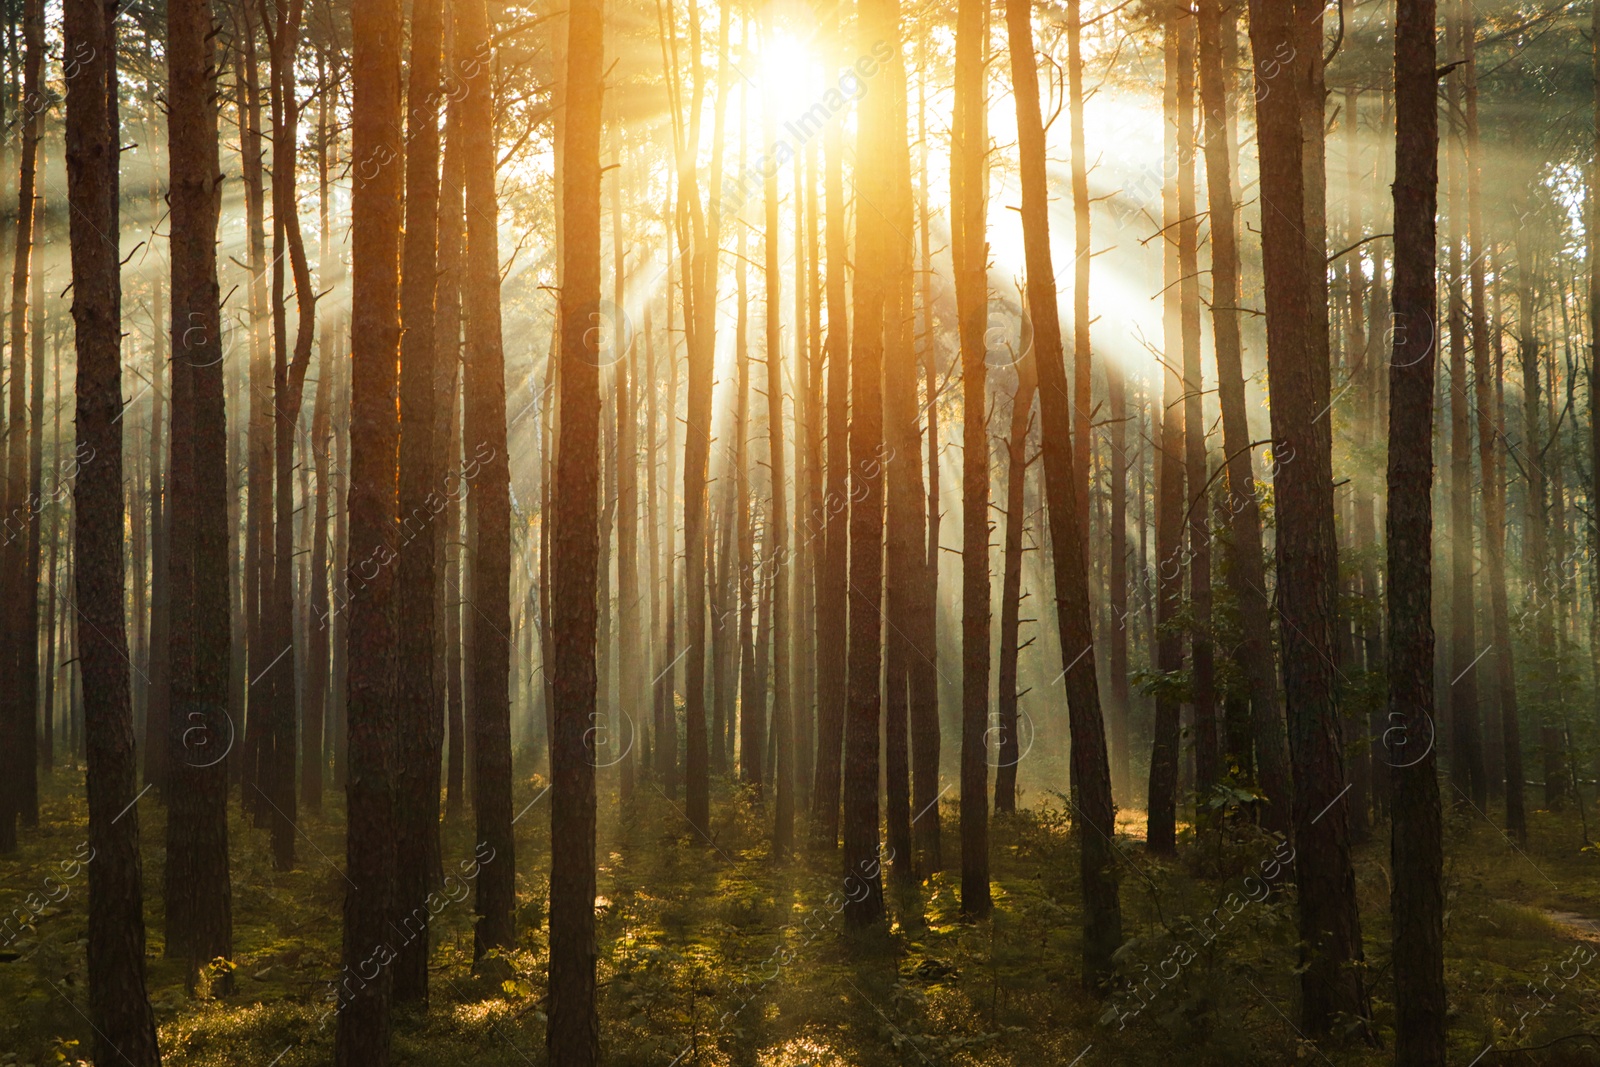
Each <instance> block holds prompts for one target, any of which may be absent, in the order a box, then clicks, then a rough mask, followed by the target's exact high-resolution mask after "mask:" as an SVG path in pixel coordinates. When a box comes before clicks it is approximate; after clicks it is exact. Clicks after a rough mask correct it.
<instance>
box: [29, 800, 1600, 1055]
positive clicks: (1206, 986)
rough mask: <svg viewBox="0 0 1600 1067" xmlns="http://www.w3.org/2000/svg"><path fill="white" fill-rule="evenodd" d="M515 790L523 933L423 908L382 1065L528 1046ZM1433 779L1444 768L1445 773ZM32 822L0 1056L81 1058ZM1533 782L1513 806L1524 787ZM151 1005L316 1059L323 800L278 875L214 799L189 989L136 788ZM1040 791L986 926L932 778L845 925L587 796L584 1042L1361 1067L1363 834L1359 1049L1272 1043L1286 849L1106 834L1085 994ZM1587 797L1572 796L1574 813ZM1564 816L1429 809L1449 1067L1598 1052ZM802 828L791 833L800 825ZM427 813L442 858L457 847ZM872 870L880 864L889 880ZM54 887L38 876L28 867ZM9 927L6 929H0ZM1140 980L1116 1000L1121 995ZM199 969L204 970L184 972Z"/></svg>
mask: <svg viewBox="0 0 1600 1067" xmlns="http://www.w3.org/2000/svg"><path fill="white" fill-rule="evenodd" d="M544 786H545V783H544V781H543V780H542V779H540V778H533V779H531V780H521V781H519V782H518V783H517V789H516V793H517V797H516V804H515V809H516V810H518V811H520V812H522V815H521V816H519V820H518V822H517V824H516V833H517V844H516V847H517V856H516V864H517V870H518V872H519V873H518V878H517V884H518V900H519V906H520V912H519V915H518V917H517V924H518V930H519V945H518V948H517V949H516V950H515V951H513V952H511V953H509V954H507V955H506V956H505V957H504V958H503V959H500V960H496V961H494V962H493V963H492V965H491V966H489V967H487V968H484V969H483V970H482V973H480V974H478V975H476V976H475V975H474V974H473V973H472V968H471V962H472V900H471V896H470V893H466V894H462V893H461V891H460V889H459V885H460V884H461V883H456V885H457V887H458V888H456V889H455V891H454V892H455V894H456V895H461V896H463V899H461V900H460V901H459V902H455V901H452V902H450V903H448V904H446V905H445V906H444V908H443V910H442V911H441V912H440V913H439V914H438V916H437V917H436V919H435V927H434V929H435V936H434V950H433V955H432V966H431V968H430V972H431V974H430V977H431V987H432V994H433V996H432V1004H431V1007H430V1009H429V1010H428V1011H426V1012H424V1011H421V1010H419V1009H416V1008H406V1009H401V1010H400V1011H399V1012H398V1013H397V1015H396V1020H395V1031H394V1044H393V1050H394V1056H393V1062H395V1063H396V1064H399V1065H409V1064H415V1065H449V1067H458V1065H462V1064H468V1063H470V1064H483V1065H495V1067H499V1065H505V1067H522V1065H539V1064H543V1063H545V1062H546V1057H545V1051H544V1022H545V1020H544V1015H543V1013H542V1011H541V1007H542V1004H543V998H544V995H545V981H546V976H545V961H546V958H547V957H546V951H545V948H546V938H545V928H544V923H543V919H544V906H545V900H546V893H547V889H548V873H547V872H548V857H549V810H548V807H547V805H548V796H545V795H543V792H542V791H543V790H544ZM1445 789H1446V792H1447V793H1448V784H1446V786H1445ZM43 799H44V805H43V811H42V813H41V822H40V826H39V828H38V829H37V830H25V831H23V833H22V841H23V846H22V849H21V851H20V852H19V853H18V854H17V855H14V856H10V857H5V858H3V859H0V908H3V909H4V910H3V911H0V915H10V914H11V913H12V911H13V909H21V910H22V911H23V913H24V914H26V913H27V912H28V911H29V910H30V904H29V900H28V898H29V896H30V894H31V895H33V902H32V910H39V909H38V907H37V905H38V904H39V903H40V902H41V901H43V902H44V903H45V904H46V905H48V906H46V907H44V908H43V909H42V913H41V914H40V915H39V917H38V918H37V920H36V923H35V927H34V928H33V929H28V930H25V931H22V932H21V933H19V934H17V935H16V936H13V933H12V931H13V930H14V929H15V927H8V928H6V930H5V932H4V933H3V934H0V961H3V962H0V1004H3V1005H4V1008H3V1009H0V1064H3V1065H5V1067H13V1065H21V1064H33V1065H43V1064H56V1063H73V1062H74V1061H76V1060H78V1059H82V1058H87V1056H88V1050H89V1048H90V1040H89V1038H90V1035H91V1030H90V1026H89V1023H88V1020H87V1018H86V1015H85V1013H86V1011H87V997H86V994H87V991H86V988H85V981H84V967H85V964H84V940H83V937H84V928H85V921H86V917H85V910H84V909H85V905H86V899H87V869H86V868H83V869H82V870H80V871H79V872H78V873H77V874H76V876H75V877H73V878H65V877H64V876H63V874H62V871H63V869H66V870H71V866H70V865H69V866H68V867H67V868H63V867H62V861H66V860H71V859H72V858H73V857H74V855H75V850H76V854H77V855H78V856H80V857H81V856H82V855H83V854H85V853H86V849H83V848H80V846H81V844H82V842H83V838H84V827H85V806H84V801H83V792H82V776H81V773H77V772H71V771H67V770H58V771H57V772H56V774H55V776H54V778H53V779H50V780H48V781H47V782H46V784H45V786H44V798H43ZM1532 799H1533V797H1532V795H1531V793H1530V800H1532ZM138 804H139V808H138V810H139V816H140V823H141V827H140V829H141V834H142V842H143V854H144V882H145V915H146V917H147V921H148V923H149V937H148V948H147V951H148V956H149V960H150V976H149V983H150V996H151V999H152V1001H153V1003H154V1005H155V1010H156V1017H157V1020H158V1024H159V1026H160V1037H161V1047H162V1050H163V1053H164V1060H165V1062H166V1063H167V1064H169V1065H172V1067H190V1065H195V1067H198V1065H202V1064H204V1065H211V1064H230V1065H256V1067H301V1065H310V1064H327V1063H330V1062H332V1055H333V1053H332V1049H333V1033H334V1026H335V1023H334V1016H333V1014H332V1008H333V1003H332V1000H331V998H332V990H333V983H334V982H336V981H337V980H338V978H339V967H340V964H339V945H340V922H341V919H340V915H341V908H342V902H343V896H344V888H345V886H344V876H343V874H342V873H341V866H342V860H343V854H344V828H343V823H342V811H341V808H342V802H341V801H340V799H339V798H338V796H337V795H336V794H333V793H330V794H329V797H328V805H327V808H326V810H325V811H324V813H323V814H321V815H312V814H303V817H302V818H301V819H300V821H299V830H300V833H299V836H298V838H297V841H296V846H297V852H298V859H299V866H298V867H297V868H296V869H295V870H293V871H289V872H278V871H275V870H273V868H272V862H271V851H270V847H269V841H268V834H267V831H265V830H256V829H252V828H249V827H248V826H247V825H246V824H245V823H244V821H243V820H242V819H241V818H240V817H239V815H238V805H237V803H235V804H234V805H233V811H234V817H233V825H232V831H233V839H232V840H233V902H232V903H233V916H234V946H235V952H236V960H235V980H236V981H235V985H236V988H235V990H234V991H233V992H231V993H228V994H226V995H222V996H212V995H210V994H209V993H208V992H207V991H206V990H205V989H204V988H202V989H201V991H200V992H199V994H198V995H190V994H189V993H188V992H187V991H186V989H185V983H184V975H183V968H182V966H181V965H180V964H179V963H178V961H175V960H167V959H164V958H163V939H162V935H161V919H160V917H161V915H162V905H161V868H162V841H163V829H164V827H163V818H164V812H163V808H162V806H161V804H160V803H159V801H158V799H157V797H156V796H155V794H154V793H150V794H147V795H145V796H144V797H143V799H141V800H140V801H139V802H138ZM1063 807H1064V804H1063V802H1062V800H1061V798H1060V797H1059V796H1058V795H1047V796H1046V797H1045V798H1043V800H1041V801H1040V802H1038V803H1036V804H1034V805H1033V806H1031V807H1030V808H1029V809H1028V810H1026V811H1024V812H1021V813H1018V814H1016V815H1011V816H1002V817H998V818H996V819H995V821H994V824H993V832H992V841H991V844H992V879H993V884H994V899H995V912H994V917H993V918H992V919H991V920H987V921H984V922H978V923H970V922H964V921H962V919H961V917H960V911H959V901H958V887H959V857H958V847H957V846H958V842H957V840H956V834H955V830H956V808H955V805H954V803H953V801H951V799H950V796H949V794H947V795H946V803H945V809H944V811H943V813H942V814H943V815H944V817H945V818H944V828H945V860H946V867H947V869H946V870H945V871H944V872H942V873H940V874H936V875H934V876H933V877H932V878H930V879H928V880H927V881H926V882H924V883H922V884H920V885H917V886H915V887H912V888H909V889H896V888H895V887H894V884H893V882H892V880H890V881H889V882H888V898H889V908H890V912H891V922H890V924H889V926H888V928H887V929H886V930H884V929H880V930H877V931H875V932H872V933H870V934H865V935H858V934H854V933H851V932H849V931H847V930H846V929H845V927H844V922H843V917H842V915H838V914H836V910H835V909H836V908H837V907H838V902H839V900H840V899H841V893H842V891H843V888H844V886H843V880H842V876H841V875H840V873H839V871H838V859H837V858H836V856H834V855H817V854H802V855H800V856H797V857H796V858H793V859H791V860H788V861H785V862H774V860H773V859H772V857H771V855H770V853H769V850H768V847H767V844H766V840H765V834H764V832H763V829H762V827H763V820H762V811H761V807H760V805H759V802H758V801H756V800H755V799H754V797H753V795H752V794H751V793H749V792H748V791H745V790H743V789H739V788H736V787H734V786H732V785H729V784H727V783H719V784H718V785H717V786H715V787H714V797H713V810H714V819H713V822H714V832H713V835H712V836H713V839H712V840H709V841H708V840H706V839H705V838H703V837H702V836H700V835H699V834H698V833H697V832H696V831H694V830H693V828H692V827H691V826H690V825H689V823H688V822H687V820H686V819H685V818H684V817H683V815H682V813H681V807H680V806H679V805H677V804H674V803H673V802H672V801H670V800H668V799H667V798H666V796H665V795H664V794H662V793H661V792H660V791H659V790H658V789H656V788H655V787H654V785H653V784H652V783H651V782H649V781H648V780H646V781H644V782H642V783H641V785H640V789H639V795H638V797H637V798H636V801H635V804H634V806H633V810H632V812H631V813H630V814H628V815H626V816H620V815H619V810H620V809H619V806H618V805H617V803H616V801H615V798H614V797H602V800H601V812H602V818H601V833H600V843H599V847H598V849H597V856H598V859H599V894H600V895H599V898H598V899H597V901H596V909H597V912H598V914H599V917H600V922H599V957H600V963H599V972H600V973H599V980H600V1014H601V1042H602V1049H603V1054H604V1060H605V1062H606V1063H608V1064H615V1065H640V1067H646V1065H648V1067H669V1065H672V1064H674V1063H677V1064H684V1065H688V1064H697V1065H698V1064H729V1065H746V1064H748V1065H761V1067H835V1065H846V1064H849V1065H862V1067H877V1065H889V1064H906V1065H918V1064H920V1065H926V1067H946V1065H950V1067H955V1065H963V1067H965V1065H989V1064H996V1065H998V1064H1026V1065H1028V1067H1045V1065H1061V1067H1095V1065H1101V1064H1160V1063H1167V1062H1170V1061H1172V1060H1173V1058H1174V1057H1181V1062H1183V1063H1184V1064H1185V1065H1207V1064H1226V1065H1228V1067H1240V1065H1244V1064H1258V1063H1259V1064H1282V1063H1307V1064H1312V1063H1319V1062H1320V1063H1326V1064H1328V1065H1330V1067H1335V1065H1338V1067H1343V1065H1345V1064H1357V1063H1380V1062H1382V1063H1386V1062H1389V1060H1390V1059H1391V1057H1392V1052H1391V1051H1387V1050H1388V1049H1392V1047H1393V1040H1392V1039H1393V1033H1392V1026H1393V1002H1394V986H1393V979H1392V975H1391V974H1390V970H1389V947H1388V946H1389V920H1388V901H1389V883H1388V862H1387V861H1388V833H1387V827H1380V828H1379V829H1378V830H1377V831H1376V832H1374V833H1373V834H1372V836H1371V837H1370V839H1369V840H1367V841H1366V842H1364V843H1362V844H1361V845H1359V846H1358V847H1357V849H1356V872H1357V891H1358V894H1359V897H1360V904H1361V911H1362V929H1363V934H1364V936H1365V945H1366V961H1367V968H1368V971H1369V976H1370V981H1369V987H1370V989H1371V993H1372V1000H1373V1015H1372V1018H1373V1021H1374V1023H1375V1027H1374V1029H1375V1031H1376V1035H1375V1039H1376V1043H1377V1045H1378V1046H1381V1047H1375V1046H1374V1045H1372V1044H1367V1043H1364V1042H1362V1041H1360V1040H1356V1039H1353V1038H1352V1039H1350V1040H1347V1041H1345V1042H1339V1041H1337V1040H1330V1041H1324V1042H1322V1043H1321V1044H1320V1045H1313V1044H1312V1043H1310V1042H1308V1041H1305V1040H1304V1039H1303V1038H1302V1037H1301V1036H1300V1035H1299V1033H1298V1032H1297V1030H1296V1023H1295V1022H1294V1020H1295V1018H1296V1010H1295V995H1296V993H1295V989H1296V978H1295V968H1296V947H1295V932H1294V931H1295V916H1294V908H1293V890H1292V886H1290V885H1289V884H1288V883H1289V881H1290V877H1291V868H1289V867H1288V866H1286V865H1280V864H1279V863H1277V862H1276V860H1275V858H1274V857H1276V858H1277V859H1284V858H1286V857H1287V846H1285V845H1283V844H1282V843H1281V842H1279V841H1276V840H1274V839H1272V838H1269V837H1266V836H1265V835H1262V834H1260V833H1258V832H1256V831H1255V830H1253V829H1251V828H1249V827H1242V828H1239V829H1235V830H1229V831H1228V832H1225V833H1216V834H1210V835H1207V838H1206V839H1205V840H1204V841H1196V839H1195V838H1194V837H1193V836H1192V835H1191V836H1188V837H1187V838H1186V840H1185V843H1184V845H1183V846H1182V847H1180V851H1179V855H1178V857H1177V858H1176V859H1171V860H1165V861H1163V860H1158V859H1156V858H1153V857H1151V856H1149V855H1147V854H1146V853H1145V850H1144V848H1143V845H1142V843H1141V841H1140V835H1141V834H1142V826H1140V825H1139V824H1138V820H1136V819H1132V818H1127V817H1125V819H1124V826H1123V828H1124V829H1125V830H1127V831H1130V833H1124V834H1120V835H1119V838H1120V840H1119V842H1118V845H1119V853H1120V857H1121V864H1122V867H1121V884H1122V904H1123V909H1124V911H1123V915H1124V929H1125V934H1126V935H1127V936H1128V938H1129V943H1128V945H1127V947H1126V948H1125V949H1124V951H1123V953H1122V954H1121V962H1120V969H1121V974H1122V976H1123V978H1124V979H1125V980H1124V981H1122V982H1121V991H1120V992H1118V993H1116V994H1114V995H1113V996H1112V997H1111V998H1110V999H1109V1000H1102V999H1100V998H1097V997H1092V996H1090V995H1088V994H1087V993H1085V992H1084V991H1083V990H1082V988H1081V986H1080V982H1079V973H1080V969H1079V951H1080V947H1079V933H1078V925H1077V924H1078V915H1079V906H1078V900H1077V869H1078V863H1077V856H1076V846H1075V844H1074V842H1073V839H1072V836H1071V834H1070V833H1069V821H1068V820H1067V819H1066V818H1065V816H1064V814H1063V810H1062V809H1063ZM1591 814H1592V813H1591ZM1578 825H1579V820H1578V819H1577V817H1576V813H1575V812H1573V811H1572V810H1570V809H1569V810H1567V811H1564V812H1559V813H1547V812H1542V811H1541V812H1535V813H1533V814H1532V815H1531V817H1530V820H1529V830H1530V834H1529V841H1528V844H1527V846H1526V847H1525V848H1519V847H1517V846H1516V845H1515V844H1514V843H1513V842H1512V841H1510V840H1509V839H1508V838H1507V837H1505V835H1503V834H1502V833H1501V832H1500V831H1499V830H1498V829H1496V827H1495V826H1494V825H1493V824H1491V823H1490V822H1489V821H1488V820H1487V819H1486V818H1484V817H1483V816H1482V815H1480V814H1478V813H1476V812H1474V811H1472V810H1471V809H1470V808H1468V809H1466V810H1464V811H1462V810H1456V811H1453V812H1451V813H1450V814H1449V815H1448V816H1447V821H1446V834H1447V838H1446V891H1447V894H1448V899H1447V909H1448V910H1447V916H1446V923H1447V935H1446V936H1447V947H1446V951H1447V957H1446V961H1445V967H1446V978H1447V982H1448V987H1449V990H1450V998H1451V999H1450V1011H1451V1021H1450V1027H1451V1029H1450V1038H1451V1050H1450V1062H1451V1063H1452V1064H1460V1065H1462V1067H1467V1065H1469V1064H1470V1065H1474V1067H1479V1065H1482V1067H1487V1065H1491V1064H1499V1063H1508V1064H1511V1063H1515V1064H1600V1040H1597V1039H1596V1038H1595V1037H1591V1036H1584V1032H1585V1031H1596V1030H1600V1025H1596V1023H1595V1019H1596V1018H1597V1016H1600V959H1597V958H1596V953H1597V952H1600V852H1597V851H1596V850H1595V849H1593V848H1590V849H1587V850H1586V849H1584V847H1583V845H1584V842H1583V841H1582V840H1581V839H1580V836H1581V835H1580V833H1579V829H1578ZM802 827H803V822H802V823H801V826H800V827H797V829H799V828H802ZM471 840H472V836H471V828H470V824H469V822H467V821H465V820H461V821H447V823H446V825H445V836H444V850H445V868H446V870H447V871H450V870H452V869H455V868H456V865H457V864H458V863H459V862H461V861H463V860H468V859H469V858H470V856H471V855H472V851H473V850H472V848H471ZM888 866H889V865H887V864H886V874H887V870H888ZM47 878H51V879H52V880H51V881H49V882H47V881H46V879H47ZM7 939H9V940H7ZM1135 983H1137V985H1138V991H1137V992H1136V991H1135V990H1134V988H1133V985H1134V984H1135ZM205 984H206V983H205V982H204V981H203V982H202V986H204V985H205Z"/></svg>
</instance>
